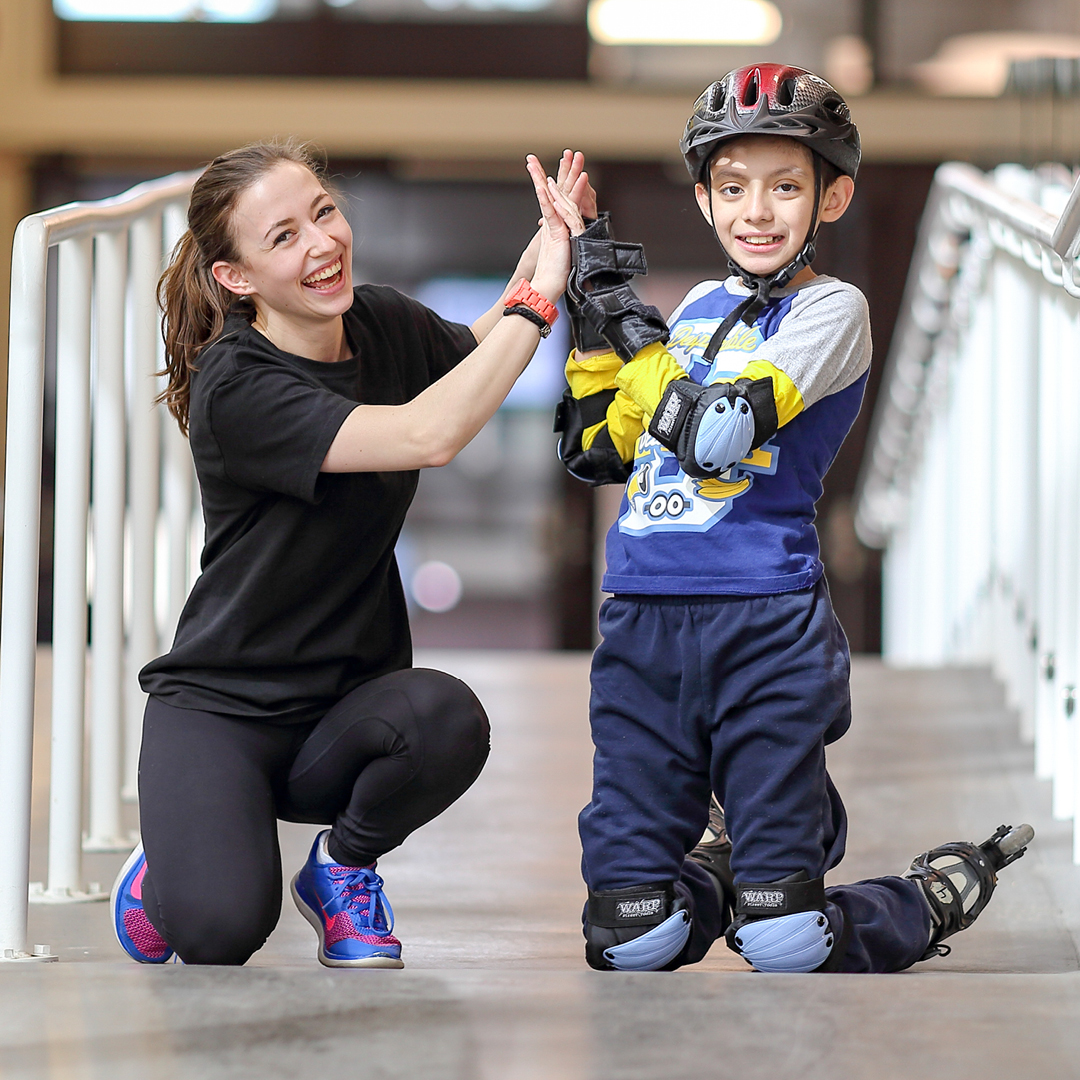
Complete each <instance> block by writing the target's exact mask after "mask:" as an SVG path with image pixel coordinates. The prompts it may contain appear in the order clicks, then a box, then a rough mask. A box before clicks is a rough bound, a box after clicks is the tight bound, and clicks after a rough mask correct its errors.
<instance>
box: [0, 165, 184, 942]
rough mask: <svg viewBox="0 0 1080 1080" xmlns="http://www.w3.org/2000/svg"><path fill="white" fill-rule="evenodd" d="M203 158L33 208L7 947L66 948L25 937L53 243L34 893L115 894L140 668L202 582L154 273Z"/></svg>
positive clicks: (17, 290) (7, 626)
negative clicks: (51, 409)
mask: <svg viewBox="0 0 1080 1080" xmlns="http://www.w3.org/2000/svg"><path fill="white" fill-rule="evenodd" d="M196 175H197V174H195V173H187V174H176V175H174V176H170V177H166V178H164V179H162V180H156V181H153V182H151V183H147V184H141V185H139V186H138V187H136V188H132V189H131V190H130V191H128V192H126V193H125V194H123V195H118V196H117V197H116V198H113V199H106V200H104V201H101V202H96V203H73V204H71V205H69V206H63V207H60V208H58V209H56V210H47V211H45V212H43V213H40V214H34V215H32V216H30V217H27V218H25V219H24V220H23V221H22V222H21V223H20V224H19V227H18V230H17V231H16V234H15V243H14V249H13V255H12V278H11V332H10V348H9V353H8V409H7V462H6V476H5V487H4V534H3V586H2V594H0V960H23V959H27V960H32V959H55V957H52V956H51V955H50V954H49V950H48V949H47V947H41V946H35V947H34V950H33V951H32V952H30V951H28V950H27V936H26V931H27V901H28V895H29V891H30V887H29V857H30V812H31V760H32V750H33V733H34V685H35V660H36V636H37V605H38V569H39V568H38V550H39V542H40V526H39V521H40V493H41V462H42V415H43V404H44V398H43V386H44V373H45V363H46V354H45V341H46V329H47V321H48V315H47V305H46V293H47V271H48V261H49V250H50V248H53V247H56V248H57V249H58V251H57V260H56V261H57V285H56V301H57V302H56V314H55V319H56V323H55V330H56V481H55V514H54V550H53V565H54V571H53V653H52V718H51V719H52V724H51V757H50V783H49V793H50V794H49V852H48V880H47V882H46V883H45V885H44V887H42V886H38V887H37V888H36V890H35V892H36V896H35V899H38V900H41V901H45V902H58V903H59V902H72V901H78V900H90V899H99V898H101V896H102V894H101V893H100V891H99V890H98V889H97V888H90V889H87V887H86V884H85V882H84V880H83V876H82V852H83V851H84V850H94V851H103V850H105V851H108V850H122V849H125V848H130V847H131V844H132V838H131V836H130V835H129V834H125V832H124V829H123V826H122V816H121V811H122V800H123V799H124V798H129V799H132V798H134V794H135V781H136V769H137V762H138V750H139V738H140V728H141V723H142V702H143V699H142V695H141V693H140V691H139V687H138V683H137V680H136V676H137V674H138V671H139V668H140V667H142V665H143V664H144V663H146V661H147V660H149V659H151V658H152V657H153V656H155V655H156V654H157V652H158V650H159V648H160V647H161V645H162V644H163V643H166V642H167V641H168V639H169V638H170V637H171V634H172V630H173V628H174V627H175V623H176V619H177V617H178V614H179V610H180V606H181V605H182V603H183V601H184V597H185V596H186V594H187V589H188V585H189V583H190V576H191V571H190V567H191V544H190V538H191V535H192V531H193V527H197V524H196V518H197V514H198V505H197V499H195V498H194V494H195V485H194V482H193V476H192V464H191V456H190V453H189V451H188V448H187V443H186V442H185V440H184V439H183V438H182V437H181V436H180V434H179V432H178V431H177V429H176V426H175V424H171V423H170V424H162V423H161V422H160V410H159V409H157V408H155V407H154V404H153V401H154V397H155V395H156V393H157V391H158V389H159V386H158V383H157V382H156V380H155V376H154V373H155V371H157V370H158V369H159V368H160V367H161V347H160V340H159V333H158V312H157V304H156V298H155V287H156V284H157V279H158V276H159V274H160V272H161V268H162V260H163V253H164V252H166V251H168V250H169V249H171V247H172V246H173V244H174V243H175V241H176V239H177V237H178V236H179V235H180V233H181V231H182V230H183V228H184V225H185V216H186V206H187V198H188V194H189V192H190V189H191V185H192V184H193V182H194V180H195V176H196ZM88 607H89V610H90V617H91V623H92V625H91V626H90V627H89V639H90V646H89V657H88V655H87V639H88V625H87V614H88ZM88 660H89V664H88ZM88 675H89V680H88V678H87V677H88ZM88 682H89V710H86V700H85V698H86V692H85V691H86V687H87V683H88ZM87 727H88V729H89V747H90V752H89V758H90V761H89V771H88V775H89V792H88V799H87V800H86V801H87V805H88V814H87V815H86V817H85V832H84V782H83V779H84V761H83V746H84V741H85V738H86V731H87Z"/></svg>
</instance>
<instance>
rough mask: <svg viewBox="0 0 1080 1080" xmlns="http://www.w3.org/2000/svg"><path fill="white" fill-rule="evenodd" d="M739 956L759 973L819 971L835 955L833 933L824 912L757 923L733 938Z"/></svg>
mask: <svg viewBox="0 0 1080 1080" xmlns="http://www.w3.org/2000/svg"><path fill="white" fill-rule="evenodd" d="M734 940H735V944H736V945H738V947H739V952H741V953H742V955H743V956H744V957H745V958H746V959H747V960H748V961H749V962H750V963H751V964H753V966H754V967H755V968H757V970H758V971H787V972H795V971H798V972H806V971H816V970H817V969H818V968H819V967H821V965H822V964H824V963H825V961H826V960H828V959H829V955H830V954H831V953H832V947H833V932H832V928H831V927H830V926H829V920H828V919H827V918H826V917H825V913H824V912H823V911H800V912H797V913H796V914H794V915H778V916H777V917H776V918H775V919H756V920H755V921H754V922H749V923H747V924H746V925H745V926H742V927H740V928H739V929H738V930H737V931H736V932H735V934H734Z"/></svg>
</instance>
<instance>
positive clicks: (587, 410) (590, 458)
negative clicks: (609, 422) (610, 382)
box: [555, 390, 633, 487]
mask: <svg viewBox="0 0 1080 1080" xmlns="http://www.w3.org/2000/svg"><path fill="white" fill-rule="evenodd" d="M614 400H615V391H614V390H602V391H600V393H597V394H591V395H590V396H589V397H587V398H582V399H580V400H579V399H578V398H575V397H574V395H573V394H572V393H571V392H570V391H569V390H564V391H563V399H562V401H560V402H559V404H558V406H557V407H556V409H555V431H556V432H557V433H559V434H560V435H561V436H562V438H561V439H559V460H560V461H561V462H562V463H563V465H565V466H566V471H567V472H568V473H569V474H570V475H571V476H573V477H576V478H577V479H578V480H582V481H584V482H585V483H586V484H589V485H590V486H591V487H600V486H601V485H603V484H625V483H626V481H627V480H628V479H629V478H630V473H631V471H632V467H633V462H632V461H623V459H622V458H621V457H620V456H619V451H618V450H617V449H616V448H615V444H614V443H613V442H612V440H611V436H610V435H609V434H608V433H607V432H606V431H600V432H598V433H597V434H596V436H595V437H594V438H593V441H592V445H591V446H589V448H588V449H585V446H584V442H585V431H586V429H588V428H590V427H592V426H594V425H595V424H598V423H600V422H601V421H602V420H603V419H604V416H605V415H606V413H607V408H608V406H609V405H610V404H611V402H612V401H614Z"/></svg>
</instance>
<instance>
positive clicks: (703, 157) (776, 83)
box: [679, 64, 862, 182]
mask: <svg viewBox="0 0 1080 1080" xmlns="http://www.w3.org/2000/svg"><path fill="white" fill-rule="evenodd" d="M740 135H786V136H788V137H789V138H792V139H798V140H799V141H800V142H804V143H806V145H807V146H809V147H810V149H811V150H815V151H816V152H817V153H819V154H820V155H821V156H822V157H823V158H824V159H825V160H826V161H828V162H831V163H832V164H833V165H835V166H836V167H837V168H838V169H839V170H840V171H841V172H842V173H845V174H846V175H847V176H850V177H852V179H854V177H855V174H856V173H857V172H858V171H859V160H860V158H861V157H862V149H861V146H860V143H859V132H858V130H857V129H856V127H855V125H854V123H852V120H851V112H850V110H849V109H848V107H847V102H846V101H844V99H843V98H842V97H841V96H840V94H839V93H837V91H836V90H834V89H833V88H832V86H830V85H829V84H828V83H827V82H826V81H825V80H824V79H820V78H818V76H817V75H813V74H811V73H810V72H809V71H804V70H803V69H802V68H797V67H788V66H787V65H786V64H752V65H750V66H749V67H741V68H736V69H735V70H734V71H729V72H728V73H727V74H726V75H725V76H724V77H723V78H722V79H720V80H718V81H717V82H714V83H713V84H712V85H711V86H710V87H708V89H707V90H705V92H704V93H703V94H702V95H701V97H699V98H698V99H697V102H696V103H695V105H694V112H693V115H692V116H691V117H690V119H689V120H688V121H687V122H686V130H685V131H684V132H683V137H682V139H681V140H680V142H679V149H680V150H681V151H682V154H683V157H684V158H685V159H686V167H687V169H689V170H690V175H691V176H692V177H693V178H694V180H696V181H699V182H701V181H702V180H703V178H704V175H705V169H706V167H707V165H708V163H709V159H710V158H711V157H712V156H713V154H714V153H715V152H716V149H717V147H718V146H719V145H720V143H722V142H724V141H725V140H727V139H734V138H737V137H738V136H740Z"/></svg>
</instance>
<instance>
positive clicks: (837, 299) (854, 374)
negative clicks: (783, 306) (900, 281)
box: [753, 281, 871, 408]
mask: <svg viewBox="0 0 1080 1080" xmlns="http://www.w3.org/2000/svg"><path fill="white" fill-rule="evenodd" d="M870 352H871V344H870V313H869V310H868V309H867V306H866V298H865V297H864V296H863V294H862V293H861V292H859V290H858V289H856V288H855V286H854V285H848V284H847V283H846V282H843V281H822V282H819V283H816V284H811V285H807V286H804V287H803V288H801V289H800V290H799V291H798V292H797V293H796V294H795V296H794V297H793V298H792V302H791V310H790V311H789V312H788V313H787V315H786V316H785V317H784V319H783V321H782V322H781V323H780V325H779V327H778V328H777V330H776V332H775V333H774V334H773V335H772V336H771V337H769V338H767V339H766V340H765V341H764V342H763V343H762V345H761V348H760V349H758V350H757V352H756V353H754V356H753V359H755V360H767V361H768V362H769V363H770V364H772V365H773V366H774V367H778V368H779V369H780V370H781V371H782V372H783V373H784V374H785V375H787V376H788V378H789V379H791V381H792V382H793V383H794V384H795V386H796V388H797V389H798V391H799V393H800V394H801V395H802V399H803V405H804V407H806V408H809V407H810V406H811V405H813V404H814V403H815V402H817V401H820V400H821V399H822V398H825V397H828V396H829V395H830V394H836V393H839V392H840V391H841V390H843V389H844V388H845V387H848V386H850V385H851V384H852V383H853V382H855V380H856V379H858V378H859V377H860V376H861V375H862V374H863V373H864V372H865V371H866V369H867V368H868V367H869V366H870Z"/></svg>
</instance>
